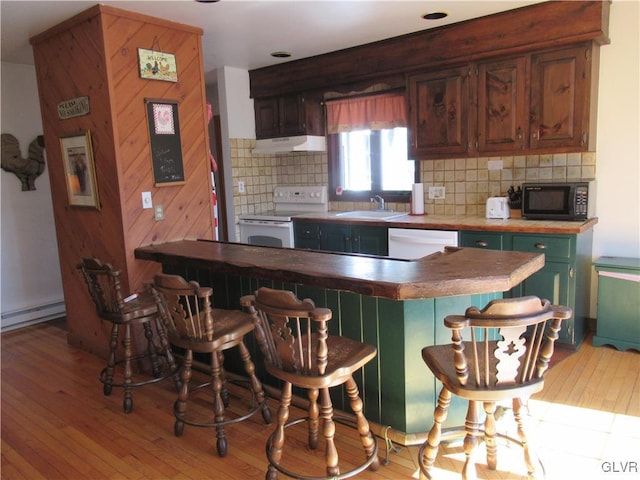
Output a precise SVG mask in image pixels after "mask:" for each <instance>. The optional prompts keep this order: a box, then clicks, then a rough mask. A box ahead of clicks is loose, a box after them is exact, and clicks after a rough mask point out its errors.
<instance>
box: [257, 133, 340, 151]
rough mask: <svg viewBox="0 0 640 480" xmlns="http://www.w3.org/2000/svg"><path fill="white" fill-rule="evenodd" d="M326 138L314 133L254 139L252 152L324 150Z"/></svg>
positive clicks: (325, 149)
mask: <svg viewBox="0 0 640 480" xmlns="http://www.w3.org/2000/svg"><path fill="white" fill-rule="evenodd" d="M326 151H327V140H326V139H325V137H321V136H316V135H298V136H295V137H281V138H267V139H263V140H256V148H254V149H253V153H289V152H326Z"/></svg>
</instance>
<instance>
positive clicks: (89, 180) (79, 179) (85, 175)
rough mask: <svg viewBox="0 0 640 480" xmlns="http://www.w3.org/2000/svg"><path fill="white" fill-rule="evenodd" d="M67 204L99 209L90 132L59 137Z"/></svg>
mask: <svg viewBox="0 0 640 480" xmlns="http://www.w3.org/2000/svg"><path fill="white" fill-rule="evenodd" d="M60 146H61V148H62V161H63V163H64V169H65V178H66V183H67V197H68V199H69V205H71V206H73V207H88V208H95V209H96V210H100V202H99V200H98V184H97V182H96V166H95V163H94V159H93V148H92V146H91V132H89V131H86V132H81V133H79V134H75V135H71V136H65V137H62V138H60Z"/></svg>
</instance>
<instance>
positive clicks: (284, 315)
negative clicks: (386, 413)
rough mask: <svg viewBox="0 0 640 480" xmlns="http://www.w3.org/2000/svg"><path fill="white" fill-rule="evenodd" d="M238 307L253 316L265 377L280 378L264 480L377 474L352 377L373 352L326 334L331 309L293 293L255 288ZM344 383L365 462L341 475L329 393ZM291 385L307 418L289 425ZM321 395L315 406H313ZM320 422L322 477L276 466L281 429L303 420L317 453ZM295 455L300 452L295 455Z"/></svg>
mask: <svg viewBox="0 0 640 480" xmlns="http://www.w3.org/2000/svg"><path fill="white" fill-rule="evenodd" d="M240 303H241V304H242V305H243V306H244V307H245V308H247V309H248V310H249V311H250V312H251V313H252V314H253V316H254V317H255V319H256V320H255V321H256V324H257V325H256V337H257V338H258V343H259V344H260V348H261V350H262V352H263V354H264V357H265V367H266V370H267V372H268V373H269V374H271V375H273V376H274V377H275V378H277V379H279V380H282V381H283V382H284V385H283V387H282V395H281V398H280V407H279V409H278V416H277V419H278V424H277V426H276V429H275V431H274V432H273V433H272V434H271V436H270V437H269V439H268V441H267V459H268V460H269V468H268V471H267V474H266V477H265V478H266V479H267V480H270V479H271V480H272V479H275V478H277V476H278V472H280V473H283V474H285V475H287V476H289V477H293V478H298V479H320V478H323V479H324V478H326V479H341V478H347V477H351V476H354V475H356V474H358V473H360V472H362V471H363V470H365V469H366V468H367V467H369V468H370V469H371V470H374V471H375V470H377V469H378V467H379V465H380V462H379V459H378V443H377V441H376V438H375V436H374V435H373V434H372V433H371V430H370V428H369V422H368V421H367V419H366V418H365V416H364V415H363V413H362V400H361V399H360V395H359V393H358V386H357V385H356V382H355V381H354V379H353V373H354V372H356V371H357V370H359V369H360V368H362V367H363V366H364V365H365V364H366V363H367V362H369V361H370V360H372V359H373V358H374V357H375V356H376V353H377V352H376V348H375V347H374V346H372V345H368V344H365V343H361V342H358V341H355V340H352V339H349V338H346V337H339V336H332V335H328V333H327V331H328V330H327V323H328V322H329V320H331V310H329V309H327V308H316V307H315V305H314V303H313V301H311V300H309V299H305V300H303V301H300V300H299V299H298V298H297V297H296V296H295V295H294V293H293V292H289V291H283V290H273V289H270V288H260V289H259V290H258V291H257V292H256V293H255V295H248V296H245V297H242V299H241V300H240ZM343 384H346V391H347V395H348V396H349V400H350V403H351V408H352V409H353V412H354V413H355V416H356V422H355V424H356V427H357V431H358V433H359V436H360V441H361V443H362V446H363V448H364V454H365V459H364V461H363V462H362V464H361V465H360V466H358V467H356V468H355V469H353V470H351V471H349V472H345V473H342V474H341V473H340V467H339V465H338V451H337V450H336V446H335V442H334V434H335V423H334V412H333V405H332V402H331V397H330V395H329V389H330V388H331V387H336V386H339V385H343ZM292 386H295V387H299V388H303V389H306V390H307V393H308V397H309V412H308V413H309V416H308V417H306V418H304V419H297V420H293V421H288V419H289V407H290V404H291V399H292ZM318 397H320V404H318ZM320 420H322V436H323V437H324V441H325V462H326V477H310V476H308V474H303V473H295V472H292V471H291V470H289V469H287V468H285V467H284V466H283V465H282V464H281V459H282V454H283V451H284V448H285V428H287V427H290V426H292V425H294V424H297V423H299V422H301V421H307V423H308V427H309V431H308V435H309V439H308V442H309V448H311V449H316V448H317V446H318V437H319V429H320V423H321V422H320ZM299 455H300V452H299V453H298V454H297V456H299Z"/></svg>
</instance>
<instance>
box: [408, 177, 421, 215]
mask: <svg viewBox="0 0 640 480" xmlns="http://www.w3.org/2000/svg"><path fill="white" fill-rule="evenodd" d="M411 214H412V215H423V214H424V185H423V184H422V183H414V184H413V186H412V187H411Z"/></svg>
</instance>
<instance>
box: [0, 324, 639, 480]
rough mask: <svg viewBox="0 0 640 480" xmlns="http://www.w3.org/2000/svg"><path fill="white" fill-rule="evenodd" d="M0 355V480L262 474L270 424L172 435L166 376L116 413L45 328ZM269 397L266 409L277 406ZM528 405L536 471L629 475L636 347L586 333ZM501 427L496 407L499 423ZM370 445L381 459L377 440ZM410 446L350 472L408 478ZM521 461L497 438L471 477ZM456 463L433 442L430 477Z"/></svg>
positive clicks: (346, 444)
mask: <svg viewBox="0 0 640 480" xmlns="http://www.w3.org/2000/svg"><path fill="white" fill-rule="evenodd" d="M1 352H2V370H1V373H2V384H1V387H2V391H1V396H2V399H1V401H2V403H1V407H2V417H1V421H2V424H1V429H2V449H1V452H2V463H1V465H0V467H1V478H2V479H4V480H13V479H76V478H77V479H102V478H131V479H164V478H171V479H173V478H175V479H202V478H211V479H233V480H244V479H247V480H253V479H260V478H264V472H265V469H266V459H265V452H264V443H265V441H266V438H267V437H268V435H269V434H270V432H271V430H272V427H271V426H267V425H264V424H263V422H262V418H261V417H260V415H256V416H254V417H252V418H251V419H249V420H248V421H245V422H241V423H238V424H235V425H231V426H229V427H228V428H227V430H226V431H227V435H228V440H229V453H228V455H227V457H226V458H224V459H221V458H219V457H218V456H217V455H216V454H215V432H214V431H213V430H211V429H202V428H195V427H189V426H188V425H187V426H186V428H185V433H184V435H183V436H182V437H180V438H177V437H175V436H174V435H173V415H172V413H171V408H172V404H173V402H174V400H175V396H176V394H175V392H174V389H173V384H172V382H171V381H164V382H161V383H159V384H155V385H150V386H146V387H143V388H139V389H136V390H134V409H133V412H132V413H131V414H129V415H126V414H124V413H123V412H122V390H121V389H116V388H114V391H113V394H112V395H111V396H109V397H105V396H103V394H102V385H101V384H100V382H99V381H98V379H97V375H98V372H99V371H100V370H101V369H102V368H103V361H102V360H101V359H99V358H97V357H95V356H93V355H91V354H89V353H87V352H84V351H81V350H78V349H76V348H73V347H70V346H69V345H67V342H66V332H65V331H64V330H63V329H62V328H60V327H59V326H56V324H55V323H45V324H41V325H36V326H32V327H26V328H24V329H20V330H16V331H13V332H8V333H3V334H2V335H1ZM425 368H426V367H425ZM232 393H235V392H232ZM234 400H238V399H236V398H232V405H234V407H232V408H235V409H236V410H235V411H236V412H240V411H242V409H243V408H244V407H245V406H243V405H242V404H240V405H239V406H237V405H238V404H239V403H240V402H239V401H234ZM270 404H271V406H272V411H273V412H274V414H275V411H276V410H275V409H276V407H275V405H276V402H275V401H274V400H270ZM529 410H530V418H529V425H530V427H532V428H531V433H532V435H531V436H532V438H533V439H534V440H537V441H536V442H535V443H536V444H537V445H538V446H539V448H538V452H539V454H540V456H541V457H542V458H543V460H544V463H545V467H546V473H547V478H552V479H565V478H585V479H586V478H589V479H591V478H603V479H606V478H612V475H616V478H637V476H638V475H640V418H639V417H640V354H638V353H635V352H618V351H616V350H613V349H611V348H607V347H601V348H594V347H593V346H592V345H591V342H590V340H587V341H586V342H585V343H584V344H583V346H582V347H581V348H580V350H579V351H578V352H577V353H575V354H573V355H571V356H569V357H568V358H566V359H564V360H562V361H561V362H560V363H559V364H557V365H556V366H554V367H553V368H552V369H551V370H550V371H549V372H548V374H547V376H546V385H545V390H544V391H543V392H542V393H541V394H540V395H538V396H537V397H535V398H533V399H532V400H531V401H530V402H529ZM300 412H301V411H299V410H297V411H294V412H292V415H291V418H293V417H294V415H295V414H299V413H300ZM511 423H512V422H511V415H510V413H507V414H505V415H504V416H503V418H502V419H501V420H500V422H499V428H501V427H503V426H504V428H507V425H510V424H511ZM302 428H303V427H302V426H301V429H300V431H298V430H297V427H292V428H291V429H289V430H287V434H288V435H289V434H290V435H291V438H292V439H294V441H295V444H296V445H295V449H296V450H297V451H299V452H302V454H301V455H298V456H297V457H295V456H294V455H290V456H288V457H285V459H284V461H286V462H289V463H287V465H289V466H290V467H291V468H295V467H296V466H298V467H300V466H301V465H304V466H305V467H307V466H312V467H313V468H316V467H317V470H315V471H314V473H312V474H313V475H320V474H321V473H322V468H321V465H322V451H320V452H318V453H316V452H314V453H310V451H309V450H308V448H307V447H306V446H305V435H304V432H303V431H302ZM346 436H349V439H345V437H346ZM338 438H339V442H338V448H341V447H342V450H341V455H342V456H341V464H342V462H344V464H343V471H344V470H345V469H346V468H348V464H349V461H350V460H351V459H356V460H358V461H359V460H360V459H361V457H362V451H361V449H360V446H359V442H358V440H357V438H355V437H353V435H352V434H351V432H345V431H344V429H343V427H340V426H339V428H338ZM379 447H380V455H381V458H382V459H384V457H385V456H386V449H385V442H384V441H382V440H381V439H379ZM417 450H418V447H417V446H402V447H400V449H399V452H392V453H390V454H389V458H390V463H389V465H386V466H381V467H380V469H379V471H378V472H375V473H374V472H369V471H366V472H364V473H362V474H361V475H360V476H358V477H357V478H362V479H412V478H419V476H418V473H417V463H416V462H417ZM521 457H522V456H521V452H520V449H519V448H509V446H508V445H501V446H500V450H499V464H498V470H496V471H488V470H487V469H486V468H483V467H482V462H483V460H484V459H483V456H482V455H481V454H479V455H478V456H477V457H476V458H477V460H478V462H479V463H480V465H479V466H478V476H479V478H489V479H519V478H526V476H525V474H526V472H524V470H523V466H522V464H523V462H522V461H521ZM463 458H464V455H463V453H462V449H461V446H460V445H457V444H451V445H450V446H448V447H446V448H442V449H441V452H440V454H439V457H438V463H437V469H436V471H435V478H442V479H448V478H460V477H459V473H458V472H459V471H460V468H461V466H462V462H463ZM309 459H311V460H309ZM634 462H635V463H634ZM623 468H624V470H623ZM634 469H635V470H634Z"/></svg>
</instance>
